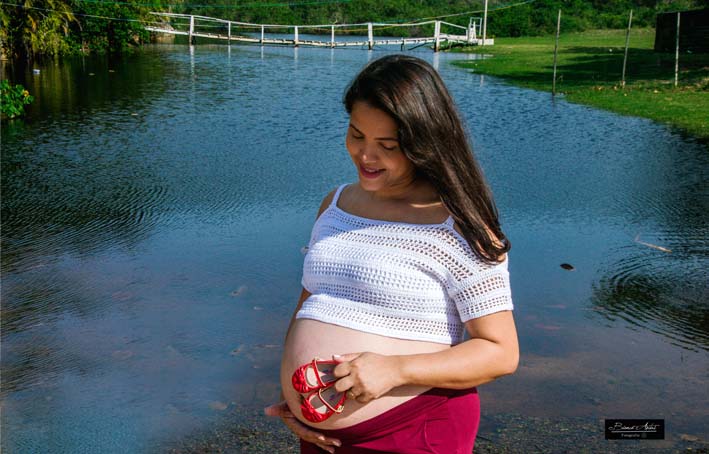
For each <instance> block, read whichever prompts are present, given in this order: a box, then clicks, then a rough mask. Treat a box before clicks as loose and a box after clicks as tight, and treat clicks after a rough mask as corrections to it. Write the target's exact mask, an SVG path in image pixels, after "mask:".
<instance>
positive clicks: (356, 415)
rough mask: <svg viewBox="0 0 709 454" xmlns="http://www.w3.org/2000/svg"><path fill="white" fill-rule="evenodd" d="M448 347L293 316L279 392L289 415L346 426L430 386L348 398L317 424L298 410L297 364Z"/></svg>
mask: <svg viewBox="0 0 709 454" xmlns="http://www.w3.org/2000/svg"><path fill="white" fill-rule="evenodd" d="M448 348H450V346H449V345H445V344H438V343H434V342H421V341H413V340H404V339H395V338H391V337H386V336H380V335H377V334H370V333H365V332H362V331H357V330H353V329H350V328H344V327H341V326H337V325H332V324H329V323H323V322H318V321H315V320H309V319H296V320H295V322H294V323H293V327H292V328H291V332H290V334H289V336H288V341H287V342H286V345H285V350H284V352H283V360H282V362H281V387H282V389H283V395H284V396H285V398H286V401H287V402H288V406H289V407H290V409H291V411H292V412H293V414H294V415H295V416H296V417H297V418H298V419H299V420H301V421H302V422H304V423H306V424H308V425H309V426H312V427H317V428H322V429H340V428H343V427H349V426H352V425H354V424H357V423H359V422H362V421H366V420H368V419H371V418H373V417H375V416H377V415H380V414H382V413H384V412H385V411H387V410H389V409H391V408H394V407H396V406H397V405H400V404H403V403H404V402H406V401H407V400H410V399H412V398H414V397H416V396H418V395H419V394H421V393H423V392H425V391H427V390H428V389H430V388H428V387H421V386H401V387H398V388H395V389H393V390H391V391H390V392H389V393H387V394H386V395H384V396H382V397H380V398H379V399H376V400H373V401H371V402H369V403H367V404H361V403H359V402H357V401H355V400H351V399H348V400H347V401H346V402H345V410H344V411H343V412H342V413H340V414H334V415H332V416H331V417H330V418H329V419H327V420H325V421H323V422H321V423H312V422H310V421H308V420H306V419H305V418H303V415H302V413H301V411H300V403H301V395H300V394H298V392H297V391H296V390H295V389H293V386H292V384H291V376H292V375H293V372H294V371H295V370H296V369H297V368H298V367H299V366H301V365H302V364H305V363H307V362H310V361H312V359H313V358H315V357H318V358H322V359H330V358H331V357H332V355H334V354H340V355H342V354H345V353H358V352H374V353H379V354H382V355H406V354H417V353H431V352H437V351H441V350H445V349H448Z"/></svg>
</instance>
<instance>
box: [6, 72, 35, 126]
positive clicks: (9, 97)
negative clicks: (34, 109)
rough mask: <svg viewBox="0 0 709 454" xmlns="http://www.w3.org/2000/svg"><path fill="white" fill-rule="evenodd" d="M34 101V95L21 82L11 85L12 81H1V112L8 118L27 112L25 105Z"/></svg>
mask: <svg viewBox="0 0 709 454" xmlns="http://www.w3.org/2000/svg"><path fill="white" fill-rule="evenodd" d="M32 101H34V96H32V95H30V93H29V92H28V91H27V90H25V87H23V86H22V85H20V84H17V85H10V82H8V81H7V80H3V81H2V82H0V112H2V114H3V115H6V116H7V117H8V118H15V117H19V116H21V115H23V114H24V113H25V106H26V105H28V104H30V103H31V102H32Z"/></svg>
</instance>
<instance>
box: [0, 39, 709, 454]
mask: <svg viewBox="0 0 709 454" xmlns="http://www.w3.org/2000/svg"><path fill="white" fill-rule="evenodd" d="M383 54H384V52H383V51H382V50H380V49H375V50H373V51H367V50H354V49H312V48H305V47H301V48H296V49H293V48H268V47H242V46H230V47H227V48H226V49H225V48H224V46H223V45H218V46H207V45H201V46H189V47H185V46H162V47H155V48H148V49H146V50H145V52H142V53H140V54H139V55H137V56H135V57H133V58H131V59H129V60H127V61H124V62H121V61H112V60H106V59H102V58H96V59H93V58H86V59H84V60H78V61H76V63H70V62H64V63H62V64H54V63H52V65H53V66H49V67H48V68H43V70H42V76H41V77H40V78H38V79H31V80H28V85H31V86H32V87H33V88H32V89H31V91H33V94H36V95H37V99H38V101H37V102H36V103H35V105H33V106H31V109H30V111H29V116H28V118H27V121H26V122H13V123H8V124H3V153H2V194H3V206H2V217H3V239H2V241H3V243H2V247H3V256H2V262H1V265H2V273H3V287H2V297H3V307H2V310H3V314H2V333H3V338H2V348H3V355H2V369H3V376H4V386H3V392H4V393H5V395H4V396H3V398H4V403H3V414H2V418H3V421H2V423H3V424H2V426H3V431H4V432H3V435H4V436H3V437H2V438H3V441H2V443H3V445H2V448H3V449H5V450H7V451H9V452H12V451H19V452H24V451H32V450H33V449H34V450H35V451H37V450H39V451H42V450H44V451H45V452H46V448H47V447H48V446H52V447H57V449H56V450H57V451H61V450H62V449H66V448H67V446H94V447H96V446H98V447H100V448H105V449H104V450H107V451H111V450H112V449H114V448H115V445H114V441H113V440H117V439H120V440H124V439H130V440H131V442H132V443H133V444H130V447H131V449H132V450H133V451H135V452H140V451H141V449H143V448H144V447H145V443H146V441H145V440H148V439H149V440H150V441H151V443H152V442H155V443H156V445H157V446H159V445H160V443H161V442H164V441H165V440H166V439H167V440H169V439H172V440H174V439H176V438H179V436H180V434H181V433H185V432H187V431H189V430H192V429H194V428H195V427H196V426H199V425H207V424H209V422H210V421H211V419H210V418H212V417H215V415H217V416H218V415H219V414H220V412H221V411H222V410H219V409H220V408H223V405H222V404H224V405H227V406H231V401H230V399H231V400H238V401H239V402H240V403H244V402H245V404H248V405H260V404H263V403H266V402H267V401H266V400H265V399H272V398H273V397H274V396H277V392H270V393H266V394H263V393H261V394H259V396H256V395H255V393H254V392H251V391H249V392H243V389H249V390H254V389H257V390H259V389H261V390H262V389H266V388H268V389H271V390H273V389H275V388H276V387H277V382H278V372H277V371H278V364H279V360H278V356H279V349H278V348H275V347H271V346H274V345H279V344H280V342H281V341H282V334H283V333H282V331H283V329H284V327H285V325H286V324H287V322H288V320H289V318H290V315H291V311H292V310H293V307H294V304H295V299H296V298H297V295H298V294H299V291H300V284H299V278H300V267H301V265H302V255H301V253H300V249H301V247H302V246H303V245H304V244H305V243H306V242H307V238H308V234H309V229H310V227H311V225H312V220H313V218H314V216H315V213H316V210H317V207H318V206H319V204H320V201H321V199H322V197H323V196H324V195H325V194H327V193H328V192H329V191H330V190H331V189H332V188H333V187H335V186H336V185H337V184H340V183H342V182H346V181H353V180H354V179H355V178H356V171H355V170H354V169H353V167H352V165H351V162H350V161H349V160H348V157H347V153H346V150H345V149H344V143H343V142H344V134H345V131H346V125H347V118H346V115H345V113H344V109H343V107H342V105H341V99H342V94H343V90H344V88H345V86H346V85H347V83H348V82H349V81H350V79H351V77H353V76H354V74H355V73H356V72H357V70H359V69H360V68H361V67H362V66H363V65H364V64H366V63H367V62H368V61H370V60H371V59H373V58H376V57H378V56H380V55H383ZM416 55H419V56H421V57H422V58H425V59H428V61H430V62H433V63H434V64H436V65H437V67H438V68H439V71H440V72H441V74H442V76H443V78H444V79H445V80H446V82H447V83H448V84H449V86H450V88H451V91H452V94H453V97H454V99H455V100H456V102H457V104H458V106H459V108H460V110H461V113H462V116H463V117H464V118H465V120H466V122H467V125H468V127H469V129H470V132H471V136H472V140H473V143H474V147H475V151H476V154H477V155H478V157H479V158H480V160H481V161H482V164H483V167H484V168H485V171H486V175H487V176H488V178H489V180H490V181H491V184H492V186H493V190H494V191H495V194H496V198H497V201H498V204H499V206H500V210H501V212H502V213H503V222H504V223H505V228H506V229H507V231H508V233H509V234H510V236H511V237H512V240H513V244H514V249H513V251H512V258H513V261H512V265H511V266H512V267H513V270H514V278H513V287H514V288H513V292H514V294H515V299H516V303H517V308H518V314H519V320H520V333H522V337H521V341H522V343H523V345H524V346H525V348H527V349H528V354H530V355H536V357H538V358H540V359H539V360H538V364H539V367H538V368H536V371H537V372H538V373H539V374H540V376H539V377H538V380H536V381H533V382H515V381H509V382H508V383H509V384H510V386H511V387H516V388H518V391H519V390H520V389H524V391H525V392H527V393H528V394H527V395H530V396H531V395H532V394H535V393H536V394H540V395H544V394H543V393H537V391H538V390H537V389H536V387H541V386H548V389H547V391H548V395H553V393H554V392H558V391H559V389H561V390H562V391H563V392H565V393H567V394H564V395H565V396H567V395H568V396H569V401H568V402H567V405H566V406H565V407H564V411H568V412H572V411H574V409H578V408H585V409H587V410H588V408H589V405H591V408H596V407H595V404H593V403H592V404H588V402H585V403H584V401H583V398H582V397H578V398H576V399H577V400H574V399H575V397H574V396H576V395H578V394H579V393H578V392H576V391H577V390H578V386H577V385H576V384H574V383H569V382H568V381H567V377H566V376H564V377H561V378H558V377H557V380H556V382H554V381H549V380H548V379H549V375H548V374H549V368H548V367H546V364H548V363H549V360H548V359H544V358H547V357H549V356H552V357H554V358H557V357H558V358H561V359H560V360H559V362H560V364H561V365H560V366H559V367H558V368H557V369H558V370H566V369H568V367H567V363H565V362H564V361H567V362H569V363H574V356H573V355H574V354H575V352H574V349H577V350H578V349H580V348H582V347H579V345H587V343H586V342H585V341H586V340H587V337H585V336H594V335H597V334H598V332H599V330H602V329H606V328H605V327H603V326H602V325H603V324H604V323H606V322H607V321H613V320H624V321H625V320H627V322H626V323H629V324H630V325H632V326H634V327H636V328H637V329H638V330H640V331H639V332H642V333H643V334H644V335H647V336H650V337H651V338H652V339H653V340H654V341H655V342H656V344H657V343H665V344H667V343H666V341H665V339H668V338H669V339H672V341H673V342H675V343H676V344H678V345H681V348H677V349H676V350H681V351H682V352H683V354H685V355H686V354H688V350H694V351H695V352H696V351H701V352H704V351H706V350H707V344H708V343H709V341H708V340H707V330H706V325H707V311H706V303H705V302H706V301H707V294H706V287H705V286H703V284H704V283H705V282H706V279H703V278H702V276H705V274H706V273H705V272H704V270H705V269H706V256H707V250H708V247H707V236H706V233H707V232H706V226H707V212H709V210H707V209H706V208H707V206H706V200H707V199H706V198H702V196H701V194H703V191H704V190H703V189H702V188H703V187H702V182H703V181H706V178H705V175H702V171H701V170H698V169H702V168H707V164H709V163H708V162H707V157H706V150H705V149H703V148H702V147H699V146H697V145H696V144H695V143H693V142H691V141H687V140H686V139H685V138H682V137H679V136H677V135H675V134H673V133H672V132H671V131H669V130H667V129H666V128H664V127H662V126H658V125H655V124H652V123H651V122H647V121H644V120H637V119H633V118H625V117H617V116H615V115H612V114H609V113H606V112H600V111H596V110H593V109H588V108H585V107H583V106H574V105H570V104H567V103H565V102H563V100H557V101H556V102H555V103H551V102H550V99H549V98H550V97H549V96H548V94H546V93H536V92H531V91H527V90H520V89H516V88H514V87H509V86H506V85H505V84H502V83H500V82H499V81H498V80H496V79H494V78H485V79H484V82H483V77H482V76H479V75H476V74H471V73H467V72H465V71H462V70H459V69H456V68H453V67H451V65H450V64H449V60H450V59H451V58H452V59H456V58H459V57H460V56H457V55H455V56H450V55H446V54H437V55H433V54H431V53H430V52H429V51H427V50H425V49H421V50H420V51H419V52H416ZM110 70H113V72H110ZM89 73H93V75H89ZM28 77H31V75H29V76H28ZM33 84H34V85H33ZM630 134H632V135H633V137H635V140H634V141H632V143H629V142H628V140H627V138H628V136H629V135H630ZM638 233H640V234H641V237H640V238H641V239H642V241H645V242H647V243H654V244H658V245H661V246H666V247H667V248H668V249H671V250H672V253H671V254H667V253H664V252H662V251H659V250H656V249H652V248H648V247H647V246H644V245H641V244H638V243H634V242H633V238H634V237H635V236H636V235H637V234H638ZM564 261H569V262H570V263H573V264H574V266H575V267H576V271H574V272H573V273H570V272H568V271H564V270H561V269H560V268H559V263H562V262H564ZM703 272H704V274H702V273H703ZM556 273H565V274H556ZM589 293H592V294H589ZM589 305H593V306H595V307H596V312H598V313H599V314H601V317H605V318H604V319H602V320H600V319H599V318H598V316H594V317H596V318H592V320H593V322H594V323H590V324H589V323H587V322H588V318H585V317H586V315H585V314H587V313H588V311H586V310H585V309H588V306H589ZM559 308H563V309H559ZM579 325H583V326H584V329H585V331H583V330H580V329H578V330H576V329H572V328H574V327H576V326H579ZM610 325H613V326H615V325H617V323H615V322H611V323H610ZM537 326H543V327H552V326H553V327H555V330H554V331H549V330H544V329H538V328H537ZM619 331H621V332H628V331H627V330H623V329H620V330H619ZM633 333H635V332H633ZM655 333H657V335H656V334H655ZM616 337H617V338H619V339H620V340H621V341H622V340H623V335H622V333H621V334H616ZM241 345H243V346H245V347H240V346H241ZM264 346H268V347H264ZM666 347H668V349H669V350H665V353H663V354H666V355H674V353H675V351H673V350H672V349H674V348H675V347H673V346H671V345H666ZM636 353H638V354H639V355H642V354H646V353H647V352H646V351H645V350H643V349H641V348H639V349H638V351H637V352H636ZM689 354H694V352H691V351H690V352H689ZM565 355H568V356H565ZM585 358H586V360H585V362H583V363H578V362H577V364H576V367H577V369H574V373H575V374H576V375H584V376H585V377H586V381H585V382H584V383H583V386H584V388H583V389H584V390H585V391H584V393H585V394H589V395H593V394H594V393H603V392H604V391H605V389H604V388H603V386H602V384H601V385H599V384H598V383H599V380H606V378H607V376H609V375H623V373H622V371H621V372H618V374H616V373H615V372H613V373H610V372H607V373H606V372H603V373H601V372H598V370H599V367H598V366H599V364H602V363H603V361H604V360H603V354H602V353H599V354H597V355H587V356H585ZM624 360H625V358H624V357H618V358H616V363H617V364H622V363H623V361H624ZM618 367H620V366H618ZM604 374H605V375H604ZM626 375H627V374H626ZM695 375H696V374H695ZM513 380H514V379H513ZM663 380H671V378H669V377H663ZM255 383H258V384H259V386H255V385H254V384H255ZM264 383H265V384H266V385H264V386H263V387H262V386H261V384H264ZM530 383H531V384H530ZM545 383H546V384H547V385H545ZM549 383H551V384H549ZM635 385H636V387H638V388H639V389H640V390H639V391H638V393H639V394H640V393H642V392H643V390H646V388H645V387H646V386H647V384H646V383H645V382H643V381H639V382H638V383H635ZM554 386H556V388H554ZM678 388H681V386H675V387H672V388H671V389H672V390H676V389H678ZM238 389H241V390H242V391H236V390H238ZM672 392H673V393H674V394H672V396H671V397H672V399H671V400H672V402H671V403H670V404H668V405H669V406H670V407H672V408H671V409H672V411H676V412H680V413H682V412H683V410H684V407H685V406H686V405H688V402H687V399H686V398H684V397H683V396H681V395H678V394H677V393H676V392H675V391H672ZM249 393H250V394H249ZM507 394H508V395H509V396H514V399H513V398H512V397H510V405H517V406H518V407H517V410H519V411H520V412H524V411H525V409H524V408H522V407H520V404H519V399H518V396H519V394H517V393H515V392H509V393H507ZM665 397H667V396H664V397H663V402H664V401H665V400H666V399H665ZM46 398H51V399H53V400H47V399H46ZM241 400H243V401H244V402H241ZM513 400H517V403H516V404H515V403H514V402H513ZM214 402H220V403H221V404H220V405H212V404H214ZM638 402H639V403H637V405H638V414H648V413H646V412H644V410H645V409H647V408H650V407H652V408H655V407H656V406H657V404H658V402H657V399H656V400H652V399H648V400H638ZM210 405H211V406H210ZM229 408H231V407H229ZM536 408H537V409H539V411H543V409H545V408H547V407H546V406H545V405H544V404H540V405H539V406H538V407H536ZM87 409H90V410H91V411H87ZM594 416H595V415H594ZM67 421H80V422H81V424H79V423H76V424H70V423H67ZM121 421H123V423H121ZM28 422H29V424H28ZM171 424H172V427H171ZM8 427H9V428H10V429H11V430H10V429H7V428H8ZM47 428H49V429H47ZM8 433H9V434H10V436H9V437H8V436H5V435H6V434H8ZM40 434H42V435H40ZM97 434H98V435H97ZM156 434H159V435H156ZM27 447H31V449H29V448H28V449H22V448H27ZM35 448H37V449H35ZM143 450H144V449H143ZM157 450H159V449H157Z"/></svg>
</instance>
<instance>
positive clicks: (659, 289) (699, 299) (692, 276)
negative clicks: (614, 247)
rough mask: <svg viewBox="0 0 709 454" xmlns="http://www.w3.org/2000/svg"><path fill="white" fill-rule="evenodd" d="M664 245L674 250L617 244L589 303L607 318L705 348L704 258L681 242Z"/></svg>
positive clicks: (708, 311)
mask: <svg viewBox="0 0 709 454" xmlns="http://www.w3.org/2000/svg"><path fill="white" fill-rule="evenodd" d="M683 239H684V240H686V237H683ZM650 244H652V243H650ZM666 244H669V245H670V247H671V248H672V251H673V252H671V253H668V252H664V251H660V250H656V249H654V248H649V247H647V246H646V245H642V244H635V245H632V246H625V247H623V248H621V249H624V250H623V251H622V257H621V258H620V259H618V260H617V261H616V262H614V263H612V264H610V265H609V266H606V267H605V268H606V270H605V271H604V272H602V273H603V274H602V277H601V279H600V280H599V281H598V282H597V283H596V284H595V285H594V292H593V296H592V298H591V304H593V305H594V307H595V308H596V311H595V313H598V314H601V315H602V316H604V317H605V318H607V319H608V320H611V321H616V320H619V319H620V320H623V321H625V322H627V323H628V324H629V325H630V326H631V327H637V328H643V329H648V330H650V331H652V332H655V333H657V334H660V335H662V336H664V337H666V338H667V339H669V340H670V342H672V343H673V344H675V345H678V346H680V347H682V348H685V349H688V350H694V351H697V350H709V279H708V276H707V271H706V270H707V265H708V264H709V263H708V262H709V261H708V260H707V256H706V255H705V256H701V257H700V256H697V255H695V254H687V253H686V252H685V250H684V249H683V247H682V244H681V243H679V242H676V243H673V242H667V243H666ZM643 249H645V250H643Z"/></svg>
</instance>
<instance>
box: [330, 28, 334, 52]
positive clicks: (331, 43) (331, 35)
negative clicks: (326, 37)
mask: <svg viewBox="0 0 709 454" xmlns="http://www.w3.org/2000/svg"><path fill="white" fill-rule="evenodd" d="M330 47H335V26H334V25H333V26H332V28H331V29H330Z"/></svg>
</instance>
